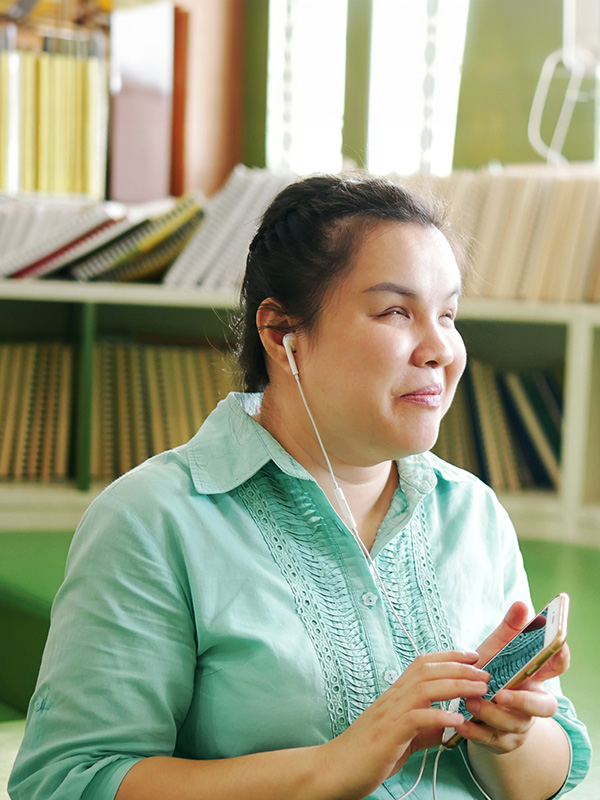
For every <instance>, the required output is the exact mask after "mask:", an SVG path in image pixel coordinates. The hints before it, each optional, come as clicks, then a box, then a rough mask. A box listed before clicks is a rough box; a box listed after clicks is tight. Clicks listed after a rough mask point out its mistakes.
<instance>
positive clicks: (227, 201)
mask: <svg viewBox="0 0 600 800" xmlns="http://www.w3.org/2000/svg"><path fill="white" fill-rule="evenodd" d="M292 180H294V176H293V175H291V174H277V173H274V172H271V171H269V170H266V169H250V168H248V167H245V166H243V165H241V164H240V165H238V166H237V167H236V168H235V169H234V171H233V173H232V174H231V176H230V178H229V180H228V181H227V183H226V185H225V186H224V188H223V189H222V190H221V191H220V192H218V193H217V194H216V195H214V196H213V197H211V198H210V199H209V200H207V202H206V206H205V219H204V222H203V223H202V225H201V226H200V228H199V229H198V232H197V233H196V235H195V236H194V237H193V238H192V240H191V241H190V243H189V245H188V246H187V247H186V248H185V250H184V251H183V252H182V253H181V255H180V256H179V258H178V259H177V260H176V261H175V262H174V263H173V265H172V266H171V268H170V269H169V270H168V271H167V272H166V273H165V276H164V278H163V282H164V283H166V284H168V285H169V286H201V287H202V288H204V289H210V290H216V289H222V290H224V291H230V292H232V293H236V292H237V291H238V290H239V287H240V284H241V281H242V276H243V274H244V269H245V266H246V256H247V255H248V247H249V245H250V242H251V240H252V238H253V236H254V233H255V232H256V229H257V227H258V225H259V223H260V218H261V216H262V214H263V212H264V211H265V209H266V207H267V206H268V205H269V203H270V202H271V200H272V199H273V198H274V197H275V195H276V194H277V193H278V192H279V191H281V189H283V188H284V187H285V186H287V185H288V184H289V183H291V181H292Z"/></svg>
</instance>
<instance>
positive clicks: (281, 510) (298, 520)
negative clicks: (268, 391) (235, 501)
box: [238, 463, 451, 736]
mask: <svg viewBox="0 0 600 800" xmlns="http://www.w3.org/2000/svg"><path fill="white" fill-rule="evenodd" d="M238 492H239V495H240V498H241V500H242V501H243V503H244V505H245V507H246V508H247V510H248V513H249V514H250V516H251V517H252V518H253V519H254V521H255V522H256V524H257V526H258V527H259V529H260V530H261V532H262V535H263V537H264V540H265V543H266V544H267V546H268V548H269V550H270V552H271V554H272V556H273V559H274V560H275V562H276V564H277V565H278V567H279V569H280V570H281V573H282V575H283V576H284V578H285V580H286V581H287V583H288V585H289V587H290V590H291V592H292V595H293V597H294V601H295V605H296V610H297V613H298V615H299V616H300V618H301V620H302V622H303V624H304V626H305V628H306V631H307V634H308V636H309V638H310V640H311V642H312V644H313V646H314V648H315V652H316V654H317V658H318V660H319V662H320V665H321V669H322V673H323V680H324V687H325V694H326V699H327V707H328V710H329V716H330V719H331V730H332V735H333V736H337V735H338V734H340V733H342V732H343V731H344V730H346V728H347V727H348V725H349V724H350V723H351V722H353V721H354V720H355V719H356V718H357V717H358V716H359V715H360V714H361V713H362V712H363V711H364V710H365V709H366V708H367V707H368V706H369V705H370V704H371V703H372V702H373V701H374V700H375V699H376V698H377V696H378V695H379V691H380V690H379V681H378V677H377V671H378V668H377V665H376V664H375V663H374V662H373V657H372V655H371V652H370V649H369V646H368V639H367V636H366V632H365V630H364V627H363V624H362V621H361V613H362V611H363V609H361V608H359V606H358V602H359V601H358V598H357V596H356V588H355V587H353V586H352V585H351V583H350V581H349V579H348V576H347V574H346V571H345V568H344V559H343V556H342V554H341V552H340V549H339V546H338V538H337V537H336V536H332V535H331V523H330V522H329V523H328V522H326V520H324V519H323V516H322V515H321V513H320V512H319V511H318V510H317V508H316V506H315V503H314V501H313V499H312V498H311V497H310V495H309V493H308V492H307V491H306V489H305V488H304V486H303V483H302V482H299V481H295V480H290V479H289V478H288V477H287V476H285V475H283V474H282V473H281V472H280V471H279V470H278V469H277V467H275V466H274V465H273V464H272V463H269V464H267V465H265V467H263V469H261V470H259V472H257V473H256V474H255V475H254V476H253V478H251V479H250V480H248V481H246V482H245V483H243V484H242V485H240V486H239V487H238ZM424 522H425V520H424V517H423V516H422V515H419V521H418V523H417V522H416V521H415V520H414V519H413V521H412V522H411V524H410V525H409V526H407V528H405V530H404V531H402V533H401V534H399V535H398V536H397V537H396V538H395V539H394V540H392V542H390V543H389V544H388V545H387V546H386V547H385V548H384V549H383V551H382V552H381V553H380V554H379V555H378V557H377V562H378V568H379V570H380V571H381V574H382V578H383V580H384V583H385V585H386V589H387V590H388V592H389V593H390V596H391V599H392V602H393V604H394V606H395V607H396V609H397V611H398V613H399V614H400V615H401V618H402V620H403V622H404V623H405V624H407V623H408V624H407V627H408V629H409V631H410V633H411V636H413V638H414V639H415V642H416V643H417V646H418V647H419V649H420V651H421V652H430V651H432V650H435V649H438V650H439V649H448V647H449V646H450V643H451V636H450V632H449V627H448V624H447V621H446V619H445V615H444V614H443V612H442V611H441V602H440V598H439V593H438V591H437V586H436V583H435V579H434V575H433V565H432V562H431V558H430V555H429V550H428V547H427V543H426V539H425V537H424V536H423V535H422V531H421V526H422V525H424ZM388 620H389V625H390V629H391V632H392V637H393V643H394V647H395V650H396V652H397V654H398V658H399V662H400V664H401V665H402V668H403V669H404V668H405V667H406V666H408V664H410V663H411V662H412V661H413V659H414V657H415V653H414V650H413V648H412V645H411V644H410V642H409V641H408V639H407V637H406V634H405V633H404V631H403V630H402V629H401V628H400V626H399V625H398V622H397V621H396V620H395V618H394V617H393V614H392V613H391V611H388ZM434 625H435V626H439V630H437V631H436V630H435V629H434Z"/></svg>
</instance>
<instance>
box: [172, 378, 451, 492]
mask: <svg viewBox="0 0 600 800" xmlns="http://www.w3.org/2000/svg"><path fill="white" fill-rule="evenodd" d="M261 402H262V394H243V393H241V392H232V393H231V394H229V395H228V396H227V397H226V398H225V400H222V401H221V402H220V403H219V405H218V406H217V408H216V409H215V410H214V411H213V412H212V413H211V414H210V415H209V416H208V418H207V419H206V420H205V422H204V424H203V425H202V427H201V428H200V430H199V431H198V433H196V435H195V436H194V437H193V438H192V439H191V440H190V441H189V442H188V444H187V445H184V447H185V449H187V451H188V456H189V464H190V471H191V475H192V480H193V482H194V487H195V488H196V491H197V492H198V493H199V494H220V493H222V492H228V491H231V490H232V489H234V488H235V487H236V486H239V485H240V484H242V483H244V482H245V481H246V480H248V479H249V478H251V477H252V475H254V474H255V473H256V472H258V470H259V469H261V467H263V466H264V465H265V464H266V463H267V462H268V461H273V462H274V463H275V464H276V465H277V466H278V467H279V469H280V470H281V471H282V472H284V473H285V474H286V475H289V476H291V477H292V478H300V479H302V480H311V481H312V480H314V478H313V477H312V475H311V474H310V473H309V472H308V471H307V470H306V469H304V467H303V466H301V465H300V464H299V463H298V462H297V461H296V460H295V459H294V458H292V456H291V455H290V454H289V453H288V452H287V451H286V450H284V448H283V447H282V446H281V445H280V444H279V442H278V441H277V440H276V439H274V438H273V437H272V436H271V434H270V433H268V432H267V431H266V430H265V429H264V428H263V427H262V425H260V424H259V423H258V422H256V420H255V419H253V418H252V415H253V414H256V413H258V411H259V410H260V405H261ZM397 464H398V473H399V475H400V488H401V489H402V490H403V494H404V496H405V501H406V502H407V505H408V506H414V504H415V503H416V502H418V500H420V499H421V498H422V497H424V496H425V495H426V494H428V493H429V492H430V491H431V490H432V489H433V487H434V486H435V484H436V482H437V479H436V476H435V472H434V470H433V468H432V466H431V462H430V460H429V458H428V454H426V453H425V454H422V455H415V456H409V457H408V458H403V459H400V460H399V461H398V462H397Z"/></svg>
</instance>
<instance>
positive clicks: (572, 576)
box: [521, 540, 600, 800]
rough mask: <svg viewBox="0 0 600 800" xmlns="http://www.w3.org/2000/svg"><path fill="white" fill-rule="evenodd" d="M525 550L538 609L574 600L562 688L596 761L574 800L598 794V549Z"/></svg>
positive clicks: (549, 545) (533, 544) (592, 799)
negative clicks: (562, 596) (561, 596)
mask: <svg viewBox="0 0 600 800" xmlns="http://www.w3.org/2000/svg"><path fill="white" fill-rule="evenodd" d="M521 550H522V551H523V558H524V559H525V566H526V568H527V572H528V574H529V582H530V585H531V593H532V595H533V601H534V604H535V606H536V608H541V607H542V606H543V605H544V604H545V603H547V602H548V600H550V599H551V598H552V597H553V596H554V595H555V594H557V593H558V592H567V593H568V594H569V596H570V598H571V610H570V615H569V635H568V642H569V647H570V649H571V668H570V670H569V671H568V672H567V673H566V674H565V675H564V676H563V677H562V679H561V680H562V688H563V691H564V693H565V694H566V695H568V696H569V697H570V698H571V700H572V701H573V703H574V704H575V707H576V709H577V713H578V715H579V717H580V719H582V720H583V721H584V722H585V723H586V725H587V726H588V730H589V732H590V736H591V738H592V744H593V745H594V752H595V754H596V759H595V762H596V763H593V764H592V771H591V773H590V776H589V777H588V778H587V779H586V780H585V781H584V782H583V783H582V784H581V786H579V787H578V788H577V789H575V790H574V791H573V792H572V793H571V794H570V795H569V797H570V798H573V800H576V798H577V800H598V798H600V761H599V760H598V757H597V754H599V753H600V679H599V677H598V656H599V655H600V647H599V642H600V634H599V630H600V625H599V623H598V613H599V612H600V550H592V549H589V548H584V547H573V546H570V545H564V544H557V543H555V542H540V541H532V540H527V541H522V542H521Z"/></svg>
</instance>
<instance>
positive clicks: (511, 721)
mask: <svg viewBox="0 0 600 800" xmlns="http://www.w3.org/2000/svg"><path fill="white" fill-rule="evenodd" d="M528 618H529V612H528V609H527V606H526V605H525V603H521V602H517V603H514V604H513V605H512V606H511V607H510V609H509V610H508V612H507V614H506V616H505V618H504V619H503V621H502V622H501V623H500V625H499V626H498V628H496V630H495V631H494V632H493V633H492V634H491V635H490V636H489V637H488V638H487V639H486V640H485V642H483V644H482V645H481V647H480V648H479V654H480V658H479V659H478V661H477V664H478V665H481V664H485V663H486V662H487V661H489V659H490V658H491V657H492V656H493V655H494V654H495V653H496V652H497V651H498V650H499V649H500V648H501V647H503V646H504V645H505V644H506V643H507V642H508V641H509V640H510V639H511V638H512V637H513V636H514V635H515V633H517V632H518V631H519V630H520V629H521V628H522V627H523V626H524V625H525V624H526V623H527V620H528ZM569 660H570V656H569V648H568V646H567V645H566V644H565V645H564V646H563V647H562V648H561V649H560V650H559V652H558V653H557V654H556V655H555V656H553V657H552V658H551V659H550V661H548V663H547V664H545V665H544V666H543V667H542V668H541V670H540V671H539V672H538V673H537V674H536V675H535V676H534V677H532V678H530V679H529V680H527V681H526V682H524V683H522V684H521V685H520V686H519V687H518V688H515V689H511V690H507V689H503V690H501V691H500V692H498V693H497V694H496V696H495V698H494V700H493V701H490V700H483V699H481V698H470V699H469V700H467V703H466V708H467V710H468V711H469V712H470V713H471V714H473V717H474V718H475V719H476V720H477V723H475V722H473V721H468V722H464V723H463V724H462V725H460V726H459V728H458V730H459V732H460V733H461V735H462V736H464V737H465V739H468V740H469V741H471V742H473V743H476V744H478V745H483V746H485V747H487V748H489V749H490V750H491V751H492V752H493V753H498V754H500V753H509V752H511V751H513V750H516V749H517V748H519V747H521V746H522V745H523V744H524V742H525V741H526V739H527V736H528V734H529V732H530V730H531V728H532V727H533V725H534V723H535V720H536V719H537V718H548V717H552V716H553V715H554V714H555V713H556V710H557V707H558V704H557V701H556V698H555V697H554V695H552V694H550V693H549V692H546V691H545V689H544V687H543V683H544V681H545V680H548V679H549V678H552V677H555V676H557V675H561V674H562V673H563V672H565V671H566V670H567V669H568V667H569Z"/></svg>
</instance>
